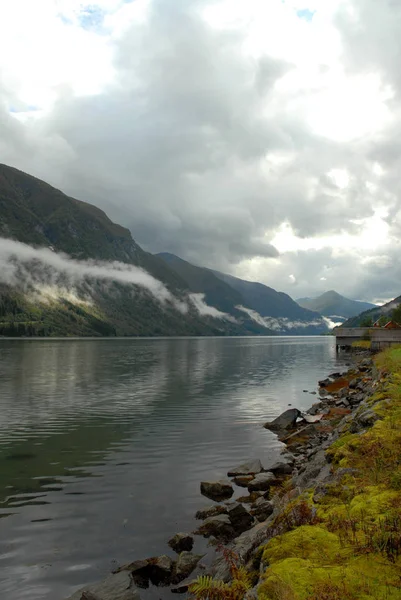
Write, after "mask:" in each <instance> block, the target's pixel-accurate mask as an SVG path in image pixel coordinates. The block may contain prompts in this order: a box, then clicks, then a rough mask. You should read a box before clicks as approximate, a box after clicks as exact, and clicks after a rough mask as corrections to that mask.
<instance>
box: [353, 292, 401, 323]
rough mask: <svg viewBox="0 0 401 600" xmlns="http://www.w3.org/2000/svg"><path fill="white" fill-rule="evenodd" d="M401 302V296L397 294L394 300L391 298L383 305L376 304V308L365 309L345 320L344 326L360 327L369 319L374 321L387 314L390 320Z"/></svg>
mask: <svg viewBox="0 0 401 600" xmlns="http://www.w3.org/2000/svg"><path fill="white" fill-rule="evenodd" d="M400 304H401V296H397V298H394V300H390V302H387V303H386V304H383V305H382V306H375V308H371V309H370V310H365V311H363V312H362V313H360V314H359V315H356V316H354V317H351V318H350V319H348V320H347V321H345V323H344V327H358V326H360V325H361V324H362V325H363V324H364V323H367V322H369V321H371V322H372V323H374V322H375V321H377V320H378V319H380V317H382V316H386V317H388V319H389V320H390V319H391V313H392V311H393V310H394V309H395V308H397V307H398V306H399V305H400Z"/></svg>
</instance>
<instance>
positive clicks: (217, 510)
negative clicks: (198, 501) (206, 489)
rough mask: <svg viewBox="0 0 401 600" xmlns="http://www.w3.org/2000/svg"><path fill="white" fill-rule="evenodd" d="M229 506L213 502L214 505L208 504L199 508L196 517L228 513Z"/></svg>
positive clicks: (203, 517) (204, 517) (202, 518)
mask: <svg viewBox="0 0 401 600" xmlns="http://www.w3.org/2000/svg"><path fill="white" fill-rule="evenodd" d="M226 514H227V508H226V507H225V506H221V504H213V506H208V507H206V508H202V509H201V510H198V512H197V513H196V515H195V519H201V520H202V521H203V520H204V519H207V518H208V517H216V516H217V515H226Z"/></svg>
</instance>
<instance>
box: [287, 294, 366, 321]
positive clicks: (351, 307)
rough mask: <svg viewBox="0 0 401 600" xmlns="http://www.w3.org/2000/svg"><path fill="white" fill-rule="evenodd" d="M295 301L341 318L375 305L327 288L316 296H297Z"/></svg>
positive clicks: (354, 314) (319, 311) (331, 316)
mask: <svg viewBox="0 0 401 600" xmlns="http://www.w3.org/2000/svg"><path fill="white" fill-rule="evenodd" d="M296 302H297V303H298V304H299V305H300V306H302V307H303V308H308V309H309V310H314V311H316V312H318V313H320V314H321V315H323V316H325V317H330V318H335V317H337V318H342V319H343V320H345V319H347V318H349V317H354V316H356V315H358V314H359V313H361V312H362V311H365V310H370V309H371V308H375V306H376V305H375V304H372V303H371V302H361V301H359V300H351V299H350V298H346V297H345V296H342V295H341V294H339V293H338V292H336V291H334V290H329V291H328V292H325V293H324V294H321V295H320V296H318V297H317V298H298V299H297V300H296Z"/></svg>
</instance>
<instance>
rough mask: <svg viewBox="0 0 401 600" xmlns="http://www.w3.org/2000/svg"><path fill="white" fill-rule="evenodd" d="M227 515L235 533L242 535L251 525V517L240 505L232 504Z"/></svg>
mask: <svg viewBox="0 0 401 600" xmlns="http://www.w3.org/2000/svg"><path fill="white" fill-rule="evenodd" d="M227 514H228V518H229V519H230V522H231V525H232V526H233V527H234V529H235V532H236V533H243V532H244V531H246V530H247V529H250V528H251V527H252V525H253V517H252V515H250V514H249V512H248V511H247V510H246V508H244V507H243V506H242V504H234V505H233V506H230V507H229V509H228V511H227Z"/></svg>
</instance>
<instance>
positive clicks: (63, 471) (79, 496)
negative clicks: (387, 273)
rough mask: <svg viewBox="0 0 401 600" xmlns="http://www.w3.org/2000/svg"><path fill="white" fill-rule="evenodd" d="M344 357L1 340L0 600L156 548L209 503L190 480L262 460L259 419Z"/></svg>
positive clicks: (319, 351)
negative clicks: (245, 461) (250, 459)
mask: <svg viewBox="0 0 401 600" xmlns="http://www.w3.org/2000/svg"><path fill="white" fill-rule="evenodd" d="M343 366H344V359H343V358H341V357H340V358H339V359H337V358H336V354H335V347H334V339H333V338H330V337H304V338H302V337H288V338H260V337H259V338H193V339H188V338H187V339H142V340H138V339H136V340H133V339H113V340H112V339H108V340H4V339H3V340H0V517H3V518H0V598H7V600H24V599H29V600H60V599H62V598H63V597H65V596H67V595H68V594H70V593H72V592H73V591H74V590H75V589H76V588H77V587H79V586H81V585H84V584H86V583H88V582H90V581H92V580H97V579H101V578H103V577H105V576H106V575H107V574H108V573H109V571H110V570H111V569H112V568H113V567H114V566H115V564H116V562H117V563H120V562H127V561H131V560H135V559H137V558H145V557H147V556H151V555H155V554H163V553H165V552H166V551H167V550H168V548H167V546H166V543H165V542H166V540H167V539H168V538H169V537H170V536H171V535H173V534H174V533H175V532H176V531H191V530H193V529H194V528H195V526H196V525H197V522H196V521H195V519H194V513H195V512H196V510H198V509H199V508H201V507H203V506H205V505H210V504H211V502H210V501H209V500H207V499H206V498H203V497H202V496H201V495H200V492H199V482H200V481H201V480H202V479H207V478H221V477H222V476H224V475H225V473H226V472H227V470H228V468H229V467H231V466H234V465H235V464H238V463H240V462H243V461H244V460H246V459H248V458H260V459H261V460H262V462H263V463H264V465H265V466H266V467H268V466H269V465H270V464H272V463H273V462H274V461H275V460H276V459H277V457H278V455H279V451H280V446H281V445H280V444H279V443H278V442H277V440H276V438H275V436H274V435H273V434H272V433H271V432H269V431H267V430H265V429H263V428H262V427H261V424H262V423H263V422H264V421H266V420H268V419H271V418H273V417H275V416H277V415H278V414H279V413H280V412H282V411H283V410H285V409H286V408H287V406H288V404H289V403H291V404H292V406H294V407H298V408H300V409H306V408H307V407H309V406H310V405H311V404H312V403H313V401H315V397H314V396H312V395H309V394H307V393H303V391H302V390H305V389H307V390H310V391H313V390H315V389H316V384H317V380H318V379H319V378H322V377H324V376H326V375H327V374H328V373H329V372H331V371H333V370H337V369H339V368H341V367H343ZM241 494H243V490H241V489H240V488H238V493H236V496H239V495H241ZM201 546H202V542H200V543H199V545H198V548H199V547H201ZM159 596H160V594H156V596H155V597H159Z"/></svg>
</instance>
